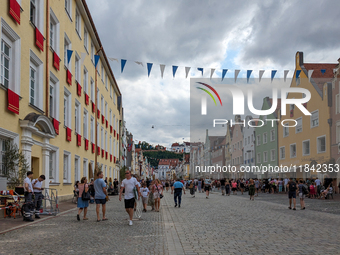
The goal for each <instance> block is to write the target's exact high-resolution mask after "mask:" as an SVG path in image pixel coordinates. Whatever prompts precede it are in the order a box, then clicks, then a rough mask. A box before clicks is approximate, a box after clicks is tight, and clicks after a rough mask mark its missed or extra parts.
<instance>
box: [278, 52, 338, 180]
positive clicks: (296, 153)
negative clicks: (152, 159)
mask: <svg viewBox="0 0 340 255" xmlns="http://www.w3.org/2000/svg"><path fill="white" fill-rule="evenodd" d="M295 64H296V68H295V71H294V76H293V79H292V82H291V85H290V87H291V88H304V89H307V90H308V91H309V92H310V93H311V99H310V100H309V102H308V103H307V104H305V105H304V106H305V108H306V109H307V110H308V111H309V112H310V113H311V114H312V115H311V116H309V115H304V114H303V113H302V112H301V111H300V109H298V108H297V107H296V106H295V107H293V106H292V105H287V106H286V115H285V116H283V115H282V109H281V112H280V115H279V116H281V119H280V121H281V123H282V121H283V120H286V119H293V120H295V121H296V126H295V127H283V126H282V125H281V123H280V125H278V141H279V145H278V147H279V165H283V166H288V167H291V173H287V174H286V176H288V177H296V178H309V177H316V176H318V172H317V171H313V170H312V171H309V170H308V168H309V169H312V166H314V168H315V170H316V169H317V167H318V165H317V164H324V163H327V162H329V160H330V158H331V154H330V126H329V121H328V120H329V118H330V110H329V109H330V108H329V107H330V106H331V103H332V102H331V97H329V95H331V94H329V93H331V92H329V89H331V88H329V86H328V85H327V82H328V81H330V80H331V79H332V77H333V68H335V65H336V64H310V63H304V61H303V53H302V52H297V53H296V57H295ZM311 70H313V71H312V75H311V76H310V77H311V78H310V79H309V77H308V73H309V74H310V71H311ZM297 75H298V77H297ZM282 96H283V95H282ZM287 98H290V99H291V98H295V99H297V98H302V94H301V93H289V94H288V95H287ZM284 124H288V125H290V126H294V125H295V123H294V122H292V121H289V122H284ZM305 165H308V167H305ZM295 168H296V174H294V171H293V169H295ZM318 177H319V178H320V176H318Z"/></svg>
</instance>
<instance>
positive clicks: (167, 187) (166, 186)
mask: <svg viewBox="0 0 340 255" xmlns="http://www.w3.org/2000/svg"><path fill="white" fill-rule="evenodd" d="M169 186H170V185H169V181H166V182H165V189H166V192H168V191H169Z"/></svg>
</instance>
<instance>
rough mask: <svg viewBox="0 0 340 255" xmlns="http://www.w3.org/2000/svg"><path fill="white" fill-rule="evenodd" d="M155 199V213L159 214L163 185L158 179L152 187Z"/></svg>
mask: <svg viewBox="0 0 340 255" xmlns="http://www.w3.org/2000/svg"><path fill="white" fill-rule="evenodd" d="M152 192H153V198H154V200H155V211H156V212H159V207H160V205H161V194H162V195H163V185H162V184H161V182H160V181H159V180H158V179H156V180H155V184H154V185H153V187H152Z"/></svg>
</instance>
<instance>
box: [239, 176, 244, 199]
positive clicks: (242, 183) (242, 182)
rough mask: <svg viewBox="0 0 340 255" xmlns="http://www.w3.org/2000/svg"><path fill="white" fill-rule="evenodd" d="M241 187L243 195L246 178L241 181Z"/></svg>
mask: <svg viewBox="0 0 340 255" xmlns="http://www.w3.org/2000/svg"><path fill="white" fill-rule="evenodd" d="M240 189H241V195H243V190H244V179H243V180H241V181H240Z"/></svg>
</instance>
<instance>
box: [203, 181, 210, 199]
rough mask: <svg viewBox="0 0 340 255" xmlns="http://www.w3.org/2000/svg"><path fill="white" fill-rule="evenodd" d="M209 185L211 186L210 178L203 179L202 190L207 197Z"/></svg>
mask: <svg viewBox="0 0 340 255" xmlns="http://www.w3.org/2000/svg"><path fill="white" fill-rule="evenodd" d="M210 187H211V181H210V179H208V178H207V179H205V180H204V191H205V194H206V197H205V198H209V191H210Z"/></svg>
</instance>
